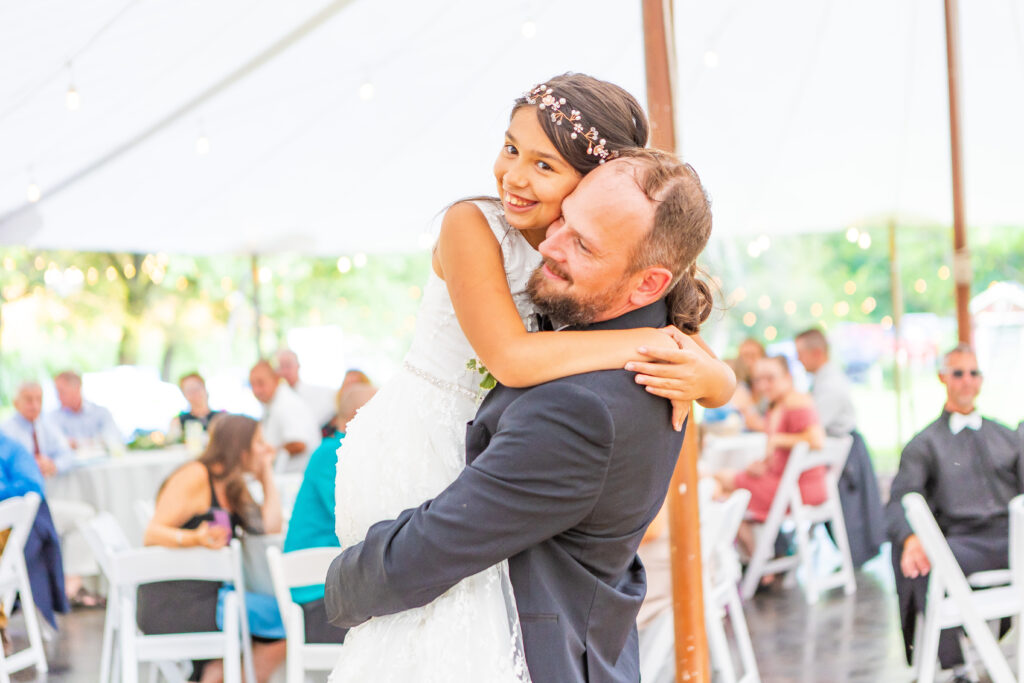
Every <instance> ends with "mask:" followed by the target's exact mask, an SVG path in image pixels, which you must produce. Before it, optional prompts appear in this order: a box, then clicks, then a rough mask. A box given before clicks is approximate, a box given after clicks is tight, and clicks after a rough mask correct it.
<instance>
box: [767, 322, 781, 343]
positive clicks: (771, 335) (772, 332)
mask: <svg viewBox="0 0 1024 683" xmlns="http://www.w3.org/2000/svg"><path fill="white" fill-rule="evenodd" d="M777 336H779V331H778V330H777V329H775V326H774V325H769V326H768V327H766V328H764V338H765V339H767V340H768V341H773V340H774V339H775V337H777Z"/></svg>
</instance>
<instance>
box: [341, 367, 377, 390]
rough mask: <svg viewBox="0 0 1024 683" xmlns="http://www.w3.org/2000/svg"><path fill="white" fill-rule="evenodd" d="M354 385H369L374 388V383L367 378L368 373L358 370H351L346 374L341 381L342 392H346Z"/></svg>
mask: <svg viewBox="0 0 1024 683" xmlns="http://www.w3.org/2000/svg"><path fill="white" fill-rule="evenodd" d="M353 384H369V385H370V386H373V382H371V381H370V378H369V377H367V376H366V373H365V372H363V371H362V370H358V369H356V368H349V369H348V371H347V372H346V373H345V377H344V378H343V379H342V380H341V391H345V390H346V389H348V388H349V387H350V386H352V385H353Z"/></svg>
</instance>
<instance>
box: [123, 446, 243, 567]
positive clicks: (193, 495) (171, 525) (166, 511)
mask: <svg viewBox="0 0 1024 683" xmlns="http://www.w3.org/2000/svg"><path fill="white" fill-rule="evenodd" d="M209 481H210V480H209V477H208V475H207V472H206V467H204V466H203V465H202V464H200V463H198V462H190V463H188V464H187V465H183V466H182V467H181V468H180V469H178V470H177V471H176V472H174V474H172V475H171V476H170V477H169V478H168V479H167V482H166V483H165V484H164V486H163V488H162V489H161V490H160V493H158V494H157V498H156V509H155V510H154V511H153V518H152V519H151V520H150V521H149V525H148V526H147V527H146V533H145V535H144V536H143V539H142V543H143V545H162V546H166V547H168V548H188V547H194V546H203V547H206V548H222V547H224V546H225V545H226V544H227V542H228V530H227V529H224V528H223V527H219V526H213V525H210V524H207V523H206V522H203V523H202V524H201V525H200V526H199V527H198V528H196V529H182V528H181V526H182V525H183V524H184V523H185V522H187V521H188V520H189V519H190V518H191V517H193V516H195V515H197V514H201V513H203V512H205V511H206V510H208V509H209V507H210V502H211V501H210V483H209Z"/></svg>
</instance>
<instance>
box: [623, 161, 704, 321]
mask: <svg viewBox="0 0 1024 683" xmlns="http://www.w3.org/2000/svg"><path fill="white" fill-rule="evenodd" d="M620 156H621V157H622V158H623V159H625V160H627V161H629V162H630V163H632V164H633V165H634V166H636V167H637V169H638V171H639V172H638V174H637V184H638V185H639V186H640V190H641V191H642V192H643V193H644V194H645V195H646V196H647V198H648V199H649V200H651V201H652V202H654V203H655V204H656V206H657V208H656V209H655V212H654V225H653V226H652V227H651V230H650V231H649V232H648V233H647V234H646V235H645V236H644V238H643V239H641V240H640V242H638V243H637V244H636V245H635V247H634V250H633V255H632V258H631V264H632V266H631V267H632V272H633V273H635V272H638V271H641V270H643V269H644V268H650V267H651V266H662V267H664V268H667V269H668V270H670V271H671V272H672V276H673V279H672V283H671V284H670V286H669V289H668V294H667V295H666V300H667V303H668V308H669V314H670V318H671V320H672V322H673V323H674V324H675V325H676V326H677V327H678V328H679V329H681V330H682V331H683V332H686V333H687V334H695V333H696V332H697V331H698V330H699V329H700V325H701V323H703V322H704V321H705V320H707V317H708V316H709V315H710V314H711V307H712V304H713V301H714V299H713V296H712V294H711V288H710V287H709V286H708V284H707V283H706V282H704V281H703V280H700V279H698V278H697V274H698V269H697V262H696V261H697V255H698V254H700V252H701V251H703V250H704V247H705V246H706V245H707V243H708V238H709V237H711V202H710V200H709V199H708V196H707V193H706V192H705V191H704V187H703V186H702V185H701V183H700V177H699V176H698V175H697V172H696V171H695V170H693V167H692V166H690V165H689V164H687V163H684V162H682V161H680V160H679V159H678V158H677V157H676V156H675V155H673V154H669V153H668V152H662V151H660V150H656V149H649V148H642V149H641V148H635V149H626V150H623V151H622V153H621V154H620Z"/></svg>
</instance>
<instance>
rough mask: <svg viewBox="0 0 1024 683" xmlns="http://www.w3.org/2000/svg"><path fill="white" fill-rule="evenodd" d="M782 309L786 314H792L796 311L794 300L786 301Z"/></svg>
mask: <svg viewBox="0 0 1024 683" xmlns="http://www.w3.org/2000/svg"><path fill="white" fill-rule="evenodd" d="M782 310H784V311H785V312H786V315H793V314H794V313H796V302H795V301H793V300H790V301H787V302H786V303H785V304H784V305H783V306H782Z"/></svg>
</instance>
